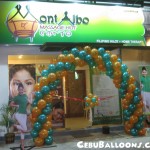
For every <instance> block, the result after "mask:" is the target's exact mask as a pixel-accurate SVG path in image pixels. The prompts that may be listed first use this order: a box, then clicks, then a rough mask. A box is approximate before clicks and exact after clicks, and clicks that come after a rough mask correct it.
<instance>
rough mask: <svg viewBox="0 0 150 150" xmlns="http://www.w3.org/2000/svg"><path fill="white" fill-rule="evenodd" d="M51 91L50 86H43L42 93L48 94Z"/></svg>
mask: <svg viewBox="0 0 150 150" xmlns="http://www.w3.org/2000/svg"><path fill="white" fill-rule="evenodd" d="M49 91H50V88H49V87H48V86H43V87H42V89H41V92H42V94H44V95H45V94H48V93H49Z"/></svg>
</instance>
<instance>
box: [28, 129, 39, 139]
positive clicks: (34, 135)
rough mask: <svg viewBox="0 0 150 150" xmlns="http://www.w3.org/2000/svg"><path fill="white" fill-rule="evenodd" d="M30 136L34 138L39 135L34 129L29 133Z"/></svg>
mask: <svg viewBox="0 0 150 150" xmlns="http://www.w3.org/2000/svg"><path fill="white" fill-rule="evenodd" d="M30 134H31V137H32V138H36V137H38V135H39V134H38V132H37V131H36V130H34V129H33V130H32V131H31V132H30Z"/></svg>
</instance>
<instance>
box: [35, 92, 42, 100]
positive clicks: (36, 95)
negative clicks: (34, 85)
mask: <svg viewBox="0 0 150 150" xmlns="http://www.w3.org/2000/svg"><path fill="white" fill-rule="evenodd" d="M42 97H43V94H42V93H41V92H40V91H38V92H35V99H36V100H39V99H41V98H42Z"/></svg>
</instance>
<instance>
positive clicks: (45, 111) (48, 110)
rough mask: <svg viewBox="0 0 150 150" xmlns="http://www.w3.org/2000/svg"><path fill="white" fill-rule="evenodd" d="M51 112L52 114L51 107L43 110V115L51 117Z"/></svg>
mask: <svg viewBox="0 0 150 150" xmlns="http://www.w3.org/2000/svg"><path fill="white" fill-rule="evenodd" d="M51 112H52V109H51V108H50V107H45V108H44V109H43V110H42V113H43V114H45V115H49V114H50V113H51Z"/></svg>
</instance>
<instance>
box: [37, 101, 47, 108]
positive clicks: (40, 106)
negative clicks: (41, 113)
mask: <svg viewBox="0 0 150 150" xmlns="http://www.w3.org/2000/svg"><path fill="white" fill-rule="evenodd" d="M37 106H38V108H39V109H40V110H42V109H43V108H45V106H46V101H45V100H43V99H41V100H39V101H38V104H37Z"/></svg>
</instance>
